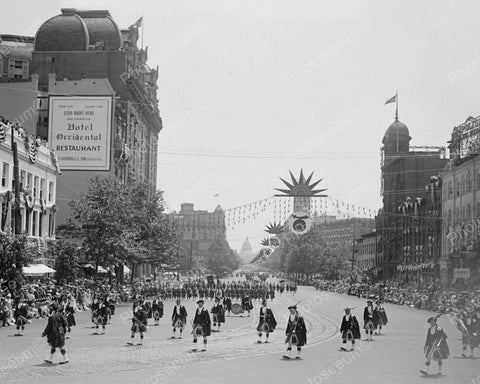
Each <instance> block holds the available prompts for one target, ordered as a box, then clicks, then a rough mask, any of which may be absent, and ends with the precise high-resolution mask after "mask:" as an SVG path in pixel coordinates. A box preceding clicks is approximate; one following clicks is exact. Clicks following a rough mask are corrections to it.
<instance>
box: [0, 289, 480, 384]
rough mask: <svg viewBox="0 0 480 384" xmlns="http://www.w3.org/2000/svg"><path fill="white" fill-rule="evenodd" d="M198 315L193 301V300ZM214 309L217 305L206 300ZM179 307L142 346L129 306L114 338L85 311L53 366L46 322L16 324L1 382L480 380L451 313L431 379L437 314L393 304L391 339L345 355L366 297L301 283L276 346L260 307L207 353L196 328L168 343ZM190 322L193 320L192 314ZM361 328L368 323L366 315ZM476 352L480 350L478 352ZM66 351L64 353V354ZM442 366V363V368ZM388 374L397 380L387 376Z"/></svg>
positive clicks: (278, 306)
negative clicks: (297, 337) (267, 339)
mask: <svg viewBox="0 0 480 384" xmlns="http://www.w3.org/2000/svg"><path fill="white" fill-rule="evenodd" d="M299 300H302V301H301V303H300V304H299V309H300V312H301V313H303V315H304V317H305V319H306V322H307V326H308V328H309V332H308V346H307V347H306V348H305V350H304V354H303V359H302V360H299V361H298V360H292V361H285V360H282V359H281V356H282V352H283V351H284V349H285V348H284V344H283V342H284V332H285V323H286V320H285V319H286V316H287V312H288V311H287V306H288V305H290V304H292V303H296V302H297V301H299ZM186 305H187V311H189V314H192V313H193V311H194V308H195V304H194V302H193V301H190V302H187V303H186ZM206 305H207V307H210V306H211V302H207V303H206ZM172 306H173V303H172V302H170V301H167V302H166V303H165V316H164V318H163V319H162V320H161V325H160V326H158V327H153V326H150V327H149V330H148V334H147V337H146V339H145V342H144V345H143V346H138V347H137V346H134V347H131V346H126V342H127V340H128V336H129V327H130V321H131V320H130V305H123V306H119V307H118V308H117V313H116V314H115V316H114V317H113V321H112V324H111V325H109V326H108V328H107V333H106V334H105V335H98V336H97V335H92V333H93V329H92V328H90V323H89V313H86V312H81V313H78V314H77V324H78V325H77V327H75V328H74V330H73V334H72V338H71V339H70V340H68V343H67V348H68V355H69V359H70V363H69V364H67V365H64V366H62V365H54V366H47V365H45V364H43V363H42V361H43V358H45V357H47V356H48V348H47V346H46V345H45V339H41V338H39V336H40V334H41V332H42V330H43V327H44V326H45V323H46V320H34V321H33V322H32V324H31V325H30V326H29V327H28V329H27V330H26V332H25V336H23V337H15V336H13V333H14V329H13V327H9V328H1V329H0V342H1V348H0V367H1V373H0V382H2V383H4V382H13V381H15V382H17V383H26V382H29V383H32V382H36V383H65V382H68V383H69V384H73V383H88V382H90V383H93V382H102V383H115V384H120V383H131V382H133V381H135V382H136V383H152V384H154V383H159V382H165V383H187V382H195V383H219V384H220V383H248V382H262V383H263V382H267V381H269V382H272V383H292V382H295V383H308V384H310V383H316V384H318V383H326V382H328V383H347V382H348V383H357V382H358V381H359V380H361V378H366V377H368V381H369V383H386V382H388V383H423V382H425V381H427V382H428V381H429V380H430V379H435V380H436V381H437V382H439V383H465V384H467V383H475V384H477V383H480V360H479V359H477V360H472V359H462V358H460V354H461V341H460V340H459V338H460V333H459V332H458V331H457V330H456V328H455V327H454V326H453V325H452V324H451V323H450V321H449V319H448V318H447V316H442V317H441V318H440V320H439V325H440V326H442V327H443V328H444V329H445V330H446V332H447V334H448V336H449V338H448V341H449V346H450V351H451V356H450V358H449V359H448V360H447V361H446V362H445V365H444V375H443V376H441V377H429V378H423V377H421V376H420V374H419V369H420V368H422V366H423V363H424V356H423V344H424V341H425V334H426V328H427V323H426V319H427V318H428V317H429V316H431V313H429V312H424V311H419V310H416V309H409V308H404V307H399V306H394V305H388V304H386V305H385V307H386V310H387V314H388V317H389V324H388V326H387V327H386V329H385V332H384V333H385V335H382V336H377V337H375V340H374V341H373V342H366V341H362V342H361V343H359V344H358V346H357V351H356V352H355V353H351V352H348V353H347V352H340V351H339V346H340V335H339V323H340V320H341V316H342V314H343V308H344V307H346V306H350V307H356V308H355V309H354V310H353V312H354V313H355V314H356V316H357V318H358V319H359V320H360V319H361V317H362V313H363V308H364V306H365V300H364V299H357V298H356V297H349V296H342V295H337V294H330V293H327V292H321V291H316V290H315V289H314V288H311V287H300V288H299V291H298V292H297V294H296V295H295V296H293V295H292V294H289V293H284V294H283V295H281V296H279V297H277V298H276V299H275V300H274V302H273V303H272V305H271V307H272V309H273V311H274V313H275V314H276V317H277V321H278V322H279V326H278V328H277V331H276V332H275V333H274V334H273V335H272V336H271V343H269V344H261V345H258V344H256V339H257V337H256V333H255V327H256V324H257V312H258V309H257V308H258V303H256V308H255V310H254V312H252V316H251V317H250V318H249V317H238V316H232V317H230V318H229V317H227V319H226V324H225V326H224V327H223V330H222V331H221V332H220V333H213V334H212V336H211V337H210V338H209V345H208V351H207V352H204V353H192V352H190V348H191V337H190V334H189V333H188V334H187V335H184V338H183V339H182V340H171V339H168V338H169V336H170V332H171V328H170V321H169V318H170V315H171V311H172ZM189 318H190V316H189ZM360 323H361V324H362V323H363V321H360ZM476 354H477V356H480V353H479V352H478V350H477V351H476ZM58 357H59V356H57V358H58ZM434 368H435V370H433V371H432V372H436V366H434ZM387 378H388V379H387Z"/></svg>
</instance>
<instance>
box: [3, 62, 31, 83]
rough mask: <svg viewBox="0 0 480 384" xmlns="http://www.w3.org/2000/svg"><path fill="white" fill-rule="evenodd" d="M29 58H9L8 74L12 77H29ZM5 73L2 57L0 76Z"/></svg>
mask: <svg viewBox="0 0 480 384" xmlns="http://www.w3.org/2000/svg"><path fill="white" fill-rule="evenodd" d="M28 66H29V62H28V60H15V59H8V68H7V76H8V77H9V78H10V79H28V77H29V73H28V72H29V71H28ZM3 75H4V70H3V59H2V58H0V77H2V76H3Z"/></svg>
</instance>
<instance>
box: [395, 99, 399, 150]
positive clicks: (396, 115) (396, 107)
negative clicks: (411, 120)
mask: <svg viewBox="0 0 480 384" xmlns="http://www.w3.org/2000/svg"><path fill="white" fill-rule="evenodd" d="M395 124H396V125H397V129H396V131H397V152H398V91H396V93H395Z"/></svg>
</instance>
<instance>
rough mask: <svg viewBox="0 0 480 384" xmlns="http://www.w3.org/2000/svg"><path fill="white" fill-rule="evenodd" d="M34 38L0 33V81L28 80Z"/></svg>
mask: <svg viewBox="0 0 480 384" xmlns="http://www.w3.org/2000/svg"><path fill="white" fill-rule="evenodd" d="M33 42H34V38H33V37H30V36H19V35H0V83H6V82H12V81H15V82H18V81H29V79H30V63H31V60H32V50H33Z"/></svg>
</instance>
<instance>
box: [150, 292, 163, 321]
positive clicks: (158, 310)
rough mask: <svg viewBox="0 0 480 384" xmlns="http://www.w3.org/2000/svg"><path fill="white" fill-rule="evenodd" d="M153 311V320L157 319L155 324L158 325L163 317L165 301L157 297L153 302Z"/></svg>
mask: <svg viewBox="0 0 480 384" xmlns="http://www.w3.org/2000/svg"><path fill="white" fill-rule="evenodd" d="M152 312H153V320H154V321H155V324H154V325H158V322H159V321H160V319H161V318H162V317H163V303H162V300H160V299H158V298H155V300H153V303H152Z"/></svg>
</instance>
